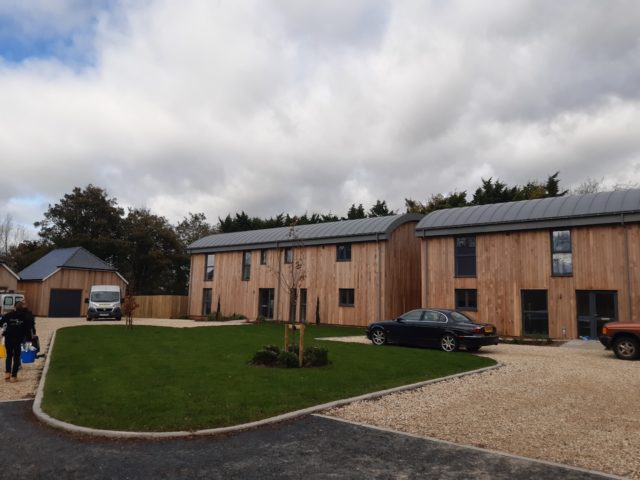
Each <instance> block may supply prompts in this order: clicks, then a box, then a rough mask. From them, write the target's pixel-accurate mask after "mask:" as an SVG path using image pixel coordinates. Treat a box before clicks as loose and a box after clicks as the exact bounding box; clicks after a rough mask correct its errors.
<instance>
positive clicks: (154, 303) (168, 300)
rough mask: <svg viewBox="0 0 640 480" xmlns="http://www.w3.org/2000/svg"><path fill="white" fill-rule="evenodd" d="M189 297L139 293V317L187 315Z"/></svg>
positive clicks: (177, 316)
mask: <svg viewBox="0 0 640 480" xmlns="http://www.w3.org/2000/svg"><path fill="white" fill-rule="evenodd" d="M188 300H189V297H188V296H186V295H184V296H182V295H137V296H136V302H137V303H138V305H139V306H138V308H136V311H135V314H134V316H135V317H137V318H180V317H183V316H186V315H187V308H188V303H189V302H188Z"/></svg>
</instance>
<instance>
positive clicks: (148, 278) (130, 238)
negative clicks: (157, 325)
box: [125, 208, 189, 295]
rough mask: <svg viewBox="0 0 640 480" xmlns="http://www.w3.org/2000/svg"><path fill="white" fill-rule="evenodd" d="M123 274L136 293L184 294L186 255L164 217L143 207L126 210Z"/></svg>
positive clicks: (187, 264) (186, 266)
mask: <svg viewBox="0 0 640 480" xmlns="http://www.w3.org/2000/svg"><path fill="white" fill-rule="evenodd" d="M125 231H126V240H127V244H128V249H127V259H126V262H125V269H126V270H125V276H126V277H127V279H128V280H129V282H130V283H129V288H130V289H131V291H132V292H134V293H137V294H143V295H145V294H154V293H156V294H157V293H163V294H182V295H184V294H186V291H187V288H186V286H187V279H188V266H189V258H188V256H187V254H186V252H185V251H184V248H183V244H182V243H181V242H180V239H179V237H178V235H177V234H176V231H175V230H174V229H173V227H172V226H171V224H170V223H169V221H168V220H167V219H166V218H165V217H160V216H158V215H154V214H152V213H151V212H149V210H147V209H145V208H134V209H130V210H129V214H128V215H127V217H126V219H125Z"/></svg>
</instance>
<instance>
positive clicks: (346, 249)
mask: <svg viewBox="0 0 640 480" xmlns="http://www.w3.org/2000/svg"><path fill="white" fill-rule="evenodd" d="M350 261H351V244H350V243H338V244H337V245H336V262H350Z"/></svg>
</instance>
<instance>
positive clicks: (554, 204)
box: [416, 189, 640, 236]
mask: <svg viewBox="0 0 640 480" xmlns="http://www.w3.org/2000/svg"><path fill="white" fill-rule="evenodd" d="M620 215H627V217H625V219H626V220H628V221H640V189H633V190H619V191H615V192H600V193H592V194H587V195H572V196H564V197H553V198H541V199H535V200H523V201H519V202H508V203H495V204H491V205H478V206H474V207H461V208H450V209H444V210H437V211H435V212H432V213H430V214H428V215H427V216H425V217H424V218H423V219H422V220H421V221H420V222H419V223H418V226H417V227H416V231H417V233H418V236H436V235H446V234H451V233H454V231H455V230H456V229H459V230H464V231H465V232H466V233H469V232H473V231H477V232H483V231H500V230H521V229H526V228H528V226H527V224H529V227H530V226H531V225H530V224H532V223H534V222H536V226H535V228H545V227H553V226H555V225H557V224H559V223H561V222H562V221H565V223H567V222H568V225H589V224H604V223H614V222H619V221H621V218H620ZM628 215H631V217H629V216H628Z"/></svg>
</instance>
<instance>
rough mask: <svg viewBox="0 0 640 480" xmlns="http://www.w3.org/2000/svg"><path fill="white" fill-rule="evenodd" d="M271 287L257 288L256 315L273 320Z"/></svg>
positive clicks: (272, 291)
mask: <svg viewBox="0 0 640 480" xmlns="http://www.w3.org/2000/svg"><path fill="white" fill-rule="evenodd" d="M274 290H275V289H273V288H261V289H259V290H258V315H260V316H262V317H264V318H266V319H268V320H273V299H274V297H275V295H274Z"/></svg>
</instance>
